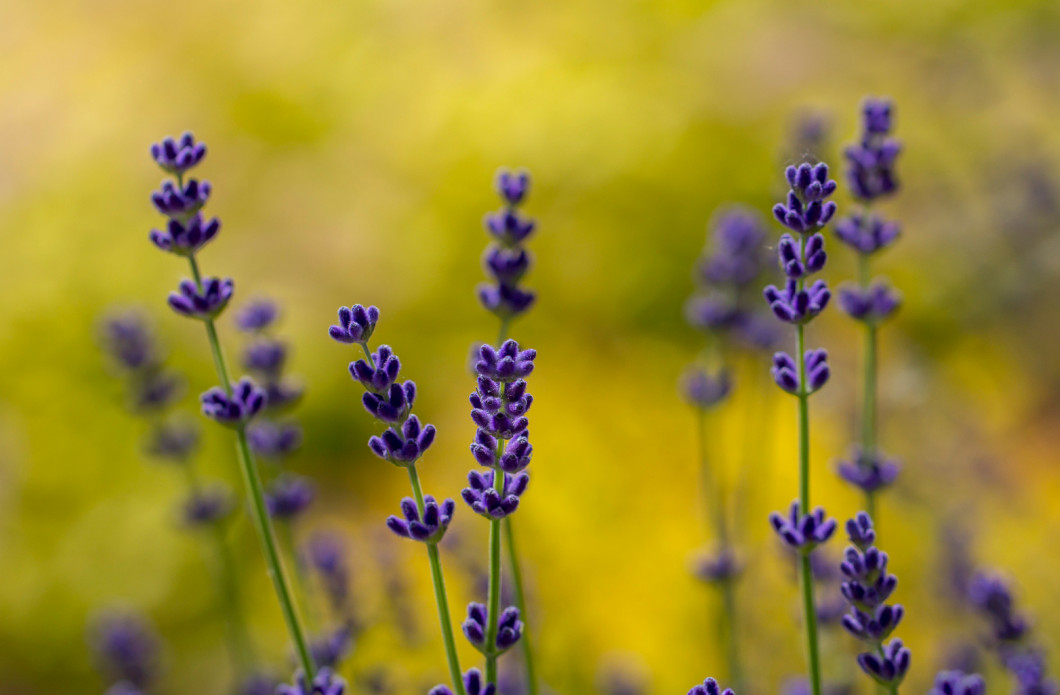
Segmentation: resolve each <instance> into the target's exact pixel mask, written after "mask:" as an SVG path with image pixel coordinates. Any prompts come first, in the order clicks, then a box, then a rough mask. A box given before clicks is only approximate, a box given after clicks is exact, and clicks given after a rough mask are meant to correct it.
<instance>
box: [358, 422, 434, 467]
mask: <svg viewBox="0 0 1060 695" xmlns="http://www.w3.org/2000/svg"><path fill="white" fill-rule="evenodd" d="M435 433H436V431H435V428H434V425H427V426H426V427H421V426H420V420H419V418H418V417H416V416H415V415H410V416H409V418H408V419H407V420H405V423H404V424H403V425H401V427H400V428H397V429H395V427H394V426H391V427H388V428H387V429H386V430H384V431H383V433H382V434H381V435H379V436H378V437H376V436H373V437H371V438H370V439H369V440H368V448H369V449H371V450H372V453H374V454H375V455H376V456H378V457H379V458H381V459H383V460H384V461H389V462H390V463H392V464H394V465H395V466H402V467H405V466H410V465H412V464H413V463H415V462H416V461H419V460H420V458H422V457H423V455H424V454H425V453H426V452H427V449H429V448H430V446H431V444H433V443H434V435H435Z"/></svg>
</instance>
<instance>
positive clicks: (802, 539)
mask: <svg viewBox="0 0 1060 695" xmlns="http://www.w3.org/2000/svg"><path fill="white" fill-rule="evenodd" d="M785 177H786V178H787V181H788V184H789V185H790V186H791V189H790V190H789V191H788V196H787V201H786V203H780V204H777V205H776V206H774V208H773V215H774V216H775V217H776V218H777V220H778V221H779V222H780V223H781V224H783V225H784V226H785V227H787V228H788V229H789V230H791V231H792V232H794V234H795V236H792V234H788V233H785V234H784V235H782V236H781V238H780V242H779V244H778V246H777V253H778V256H779V260H780V266H781V269H782V270H783V271H784V274H785V275H786V276H787V282H786V284H785V286H784V287H783V289H778V288H777V287H775V286H773V285H770V286H768V287H766V289H765V292H764V295H765V298H766V301H767V302H768V304H769V307H770V309H771V310H772V311H773V314H774V316H776V318H777V319H778V320H779V321H782V322H783V323H787V324H791V325H793V326H794V327H795V357H792V356H790V355H788V354H787V353H785V352H778V353H776V354H775V355H774V356H773V369H772V374H773V379H774V381H776V383H777V385H778V386H779V387H780V388H781V389H783V390H784V391H786V392H787V393H790V394H792V395H794V396H795V397H796V398H797V399H798V432H799V448H798V461H799V497H798V499H797V500H796V501H795V502H793V503H792V505H791V510H790V513H789V515H788V516H787V517H784V516H781V515H780V514H778V513H774V514H772V515H771V516H770V522H771V523H772V525H773V528H774V529H775V530H776V531H777V533H778V534H779V535H780V537H781V538H782V539H783V540H784V542H786V543H787V544H788V545H790V546H791V547H792V548H794V549H795V550H797V551H798V553H799V556H800V563H799V576H800V583H801V589H802V603H803V620H804V622H805V628H806V652H807V660H808V667H809V668H808V670H809V679H810V687H811V690H812V694H813V695H821V672H820V658H819V655H818V646H817V610H816V606H815V599H814V590H813V570H812V567H811V564H810V553H811V552H813V549H814V548H816V547H817V546H818V545H819V544H820V543H823V542H824V541H826V540H828V538H829V537H830V536H831V535H832V533H834V531H835V526H836V525H835V521H834V520H827V519H826V518H825V514H824V510H823V509H821V508H818V509H816V510H814V511H813V512H811V511H810V414H809V397H810V395H811V394H813V393H814V392H816V391H818V390H819V389H820V388H821V387H823V386H824V385H825V383H826V382H827V381H828V377H829V374H830V371H829V367H828V355H827V353H826V352H825V351H824V350H821V349H818V350H806V349H805V329H806V324H808V323H809V322H810V321H812V320H813V319H814V318H815V317H816V316H817V315H818V314H820V313H821V312H822V311H823V310H824V309H825V307H826V306H827V305H828V301H829V299H830V298H831V292H830V291H829V289H828V286H827V284H825V282H824V281H823V280H817V281H815V282H813V283H812V284H808V282H809V278H810V277H811V276H812V275H814V274H815V273H817V272H819V271H820V270H821V269H822V268H824V265H825V262H826V260H827V255H826V254H825V250H824V236H823V235H822V234H821V229H823V228H824V226H825V225H827V224H828V222H829V221H830V220H831V219H832V217H833V216H834V215H835V211H836V204H835V203H834V202H832V201H829V200H828V198H829V197H830V196H831V195H832V193H834V192H835V190H836V182H835V181H832V180H831V179H829V178H828V165H827V164H823V163H821V164H817V165H810V164H801V165H800V166H797V167H795V166H789V167H788V168H787V169H786V171H785Z"/></svg>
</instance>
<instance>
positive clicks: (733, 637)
mask: <svg viewBox="0 0 1060 695" xmlns="http://www.w3.org/2000/svg"><path fill="white" fill-rule="evenodd" d="M721 600H722V607H723V609H724V620H723V621H722V622H723V623H724V624H727V625H728V628H729V629H728V631H727V632H725V647H726V650H725V651H726V655H727V656H728V660H729V682H730V683H732V689H733V691H734V692H742V690H737V688H742V687H743V669H742V668H740V644H739V641H738V638H737V631H736V583H735V581H734V578H733V577H727V578H726V579H725V580H724V581H723V582H722V583H721ZM724 624H723V626H722V627H723V630H724Z"/></svg>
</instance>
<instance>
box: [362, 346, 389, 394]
mask: <svg viewBox="0 0 1060 695" xmlns="http://www.w3.org/2000/svg"><path fill="white" fill-rule="evenodd" d="M372 364H373V365H375V366H374V367H373V366H372V365H370V364H369V363H368V362H366V361H365V360H363V359H361V360H356V361H354V362H350V376H352V377H353V380H354V381H356V382H358V383H359V384H360V385H361V386H363V387H364V388H365V390H367V391H374V392H376V393H383V392H385V391H387V390H388V389H389V388H390V385H391V384H393V383H394V382H395V381H396V380H397V378H398V374H400V373H401V360H399V359H398V357H397V355H395V354H394V351H393V350H391V349H390V346H389V345H380V346H379V349H378V350H376V351H375V352H374V353H372Z"/></svg>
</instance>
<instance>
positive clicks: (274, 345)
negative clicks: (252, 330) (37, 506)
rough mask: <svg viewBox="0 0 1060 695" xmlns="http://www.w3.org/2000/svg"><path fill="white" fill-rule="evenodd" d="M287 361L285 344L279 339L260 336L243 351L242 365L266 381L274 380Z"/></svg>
mask: <svg viewBox="0 0 1060 695" xmlns="http://www.w3.org/2000/svg"><path fill="white" fill-rule="evenodd" d="M286 361H287V346H286V345H284V344H283V343H282V342H281V341H279V340H274V339H272V338H261V339H258V340H256V341H255V342H253V343H251V344H250V345H248V346H247V348H246V349H245V350H244V351H243V367H245V368H246V370H247V371H250V372H254V373H255V374H258V375H260V376H262V377H263V378H265V379H266V380H268V381H274V380H276V379H277V378H278V377H279V376H280V372H282V371H283V367H284V364H285V363H286Z"/></svg>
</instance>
